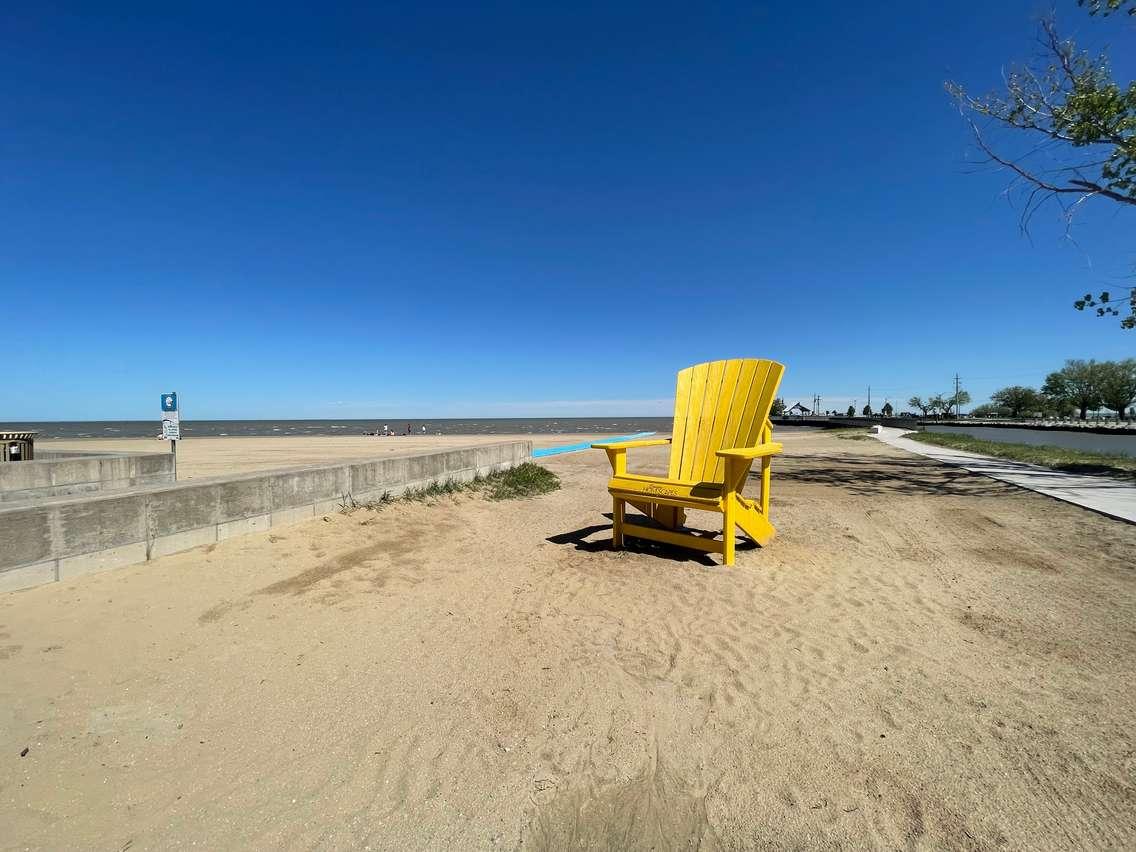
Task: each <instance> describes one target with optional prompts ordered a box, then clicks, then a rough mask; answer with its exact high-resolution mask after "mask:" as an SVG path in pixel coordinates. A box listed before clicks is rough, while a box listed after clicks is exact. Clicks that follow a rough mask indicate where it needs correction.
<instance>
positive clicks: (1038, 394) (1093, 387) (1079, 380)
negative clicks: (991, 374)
mask: <svg viewBox="0 0 1136 852" xmlns="http://www.w3.org/2000/svg"><path fill="white" fill-rule="evenodd" d="M1134 403H1136V358H1127V359H1125V360H1123V361H1092V360H1090V361H1083V360H1069V361H1066V362H1065V366H1064V367H1062V368H1061V369H1060V370H1057V371H1055V372H1052V373H1050V374H1049V375H1048V376H1046V377H1045V383H1044V384H1043V385H1042V386H1041V389H1040V390H1039V389H1035V388H1031V387H1026V386H1024V385H1012V386H1011V387H1007V388H999V389H998V390H996V391H994V393H992V394H990V402H988V403H986V404H985V405H980V406H978V407H977V408H975V409H974V410H973V411H972V412H971V416H972V417H1013V418H1020V417H1037V416H1042V417H1071V416H1073V415H1077V416H1078V417H1079V418H1080V419H1081V420H1085V419H1087V418H1088V416H1089V412H1090V411H1099V410H1100V409H1102V408H1104V409H1107V410H1109V411H1112V412H1115V413H1116V416H1117V417H1124V416H1125V413H1126V412H1127V413H1128V415H1129V416H1132V414H1133V412H1132V410H1131V408H1132V405H1133V404H1134Z"/></svg>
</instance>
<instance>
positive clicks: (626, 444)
mask: <svg viewBox="0 0 1136 852" xmlns="http://www.w3.org/2000/svg"><path fill="white" fill-rule="evenodd" d="M670 442H671V439H670V438H647V439H645V440H642V441H612V442H610V443H606V444H605V443H599V444H592V449H593V450H630V449H633V448H634V447H661V446H663V445H664V444H669V443H670Z"/></svg>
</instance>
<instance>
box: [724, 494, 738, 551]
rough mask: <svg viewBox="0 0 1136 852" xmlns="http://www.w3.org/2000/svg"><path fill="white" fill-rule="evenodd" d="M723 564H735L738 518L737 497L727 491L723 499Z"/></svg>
mask: <svg viewBox="0 0 1136 852" xmlns="http://www.w3.org/2000/svg"><path fill="white" fill-rule="evenodd" d="M722 502H723V506H722V510H723V511H722V564H724V565H733V564H734V524H735V523H736V520H737V508H736V507H737V498H736V497H735V496H734V494H733V492H731V491H727V492H726V494H725V496H724V497H723V499H722Z"/></svg>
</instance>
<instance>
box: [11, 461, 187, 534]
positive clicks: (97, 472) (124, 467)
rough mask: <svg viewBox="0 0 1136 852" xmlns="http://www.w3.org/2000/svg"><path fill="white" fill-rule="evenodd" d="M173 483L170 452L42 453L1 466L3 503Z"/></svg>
mask: <svg viewBox="0 0 1136 852" xmlns="http://www.w3.org/2000/svg"><path fill="white" fill-rule="evenodd" d="M173 481H174V460H173V456H172V455H170V453H66V452H51V451H42V452H37V453H36V457H35V459H33V460H32V461H20V462H6V463H3V464H0V504H2V503H11V502H22V501H26V500H39V499H42V498H45V497H65V496H67V495H70V494H87V493H91V492H95V491H120V490H123V489H127V488H136V487H138V486H142V485H160V484H164V483H172V482H173ZM0 544H2V541H0Z"/></svg>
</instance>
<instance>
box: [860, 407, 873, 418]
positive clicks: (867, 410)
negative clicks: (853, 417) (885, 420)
mask: <svg viewBox="0 0 1136 852" xmlns="http://www.w3.org/2000/svg"><path fill="white" fill-rule="evenodd" d="M862 413H863V415H864V416H865V417H871V416H872V406H870V405H865V406H864V410H863V412H862Z"/></svg>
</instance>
